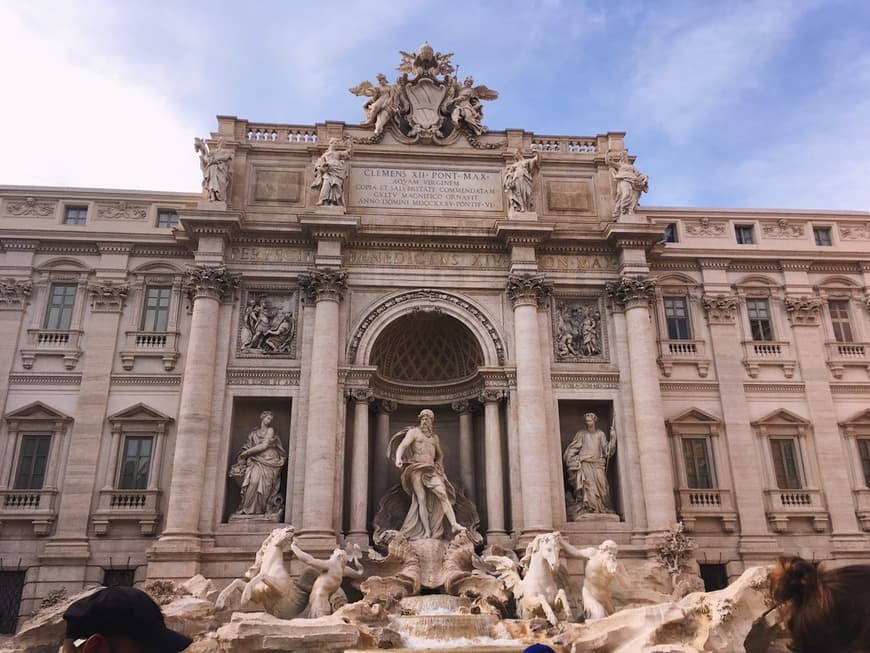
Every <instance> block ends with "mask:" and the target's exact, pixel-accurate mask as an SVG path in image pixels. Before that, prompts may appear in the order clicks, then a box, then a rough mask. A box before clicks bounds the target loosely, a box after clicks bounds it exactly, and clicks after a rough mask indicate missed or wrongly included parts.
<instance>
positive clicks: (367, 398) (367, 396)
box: [346, 388, 375, 404]
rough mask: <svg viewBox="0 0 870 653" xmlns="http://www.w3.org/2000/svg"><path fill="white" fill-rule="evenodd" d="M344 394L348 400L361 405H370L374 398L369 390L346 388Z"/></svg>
mask: <svg viewBox="0 0 870 653" xmlns="http://www.w3.org/2000/svg"><path fill="white" fill-rule="evenodd" d="M346 393H347V396H348V398H349V399H353V400H354V401H355V402H357V403H361V404H367V403H371V402H372V401H373V400H374V398H375V396H374V395H373V394H372V391H371V390H370V389H369V388H348V389H347V390H346Z"/></svg>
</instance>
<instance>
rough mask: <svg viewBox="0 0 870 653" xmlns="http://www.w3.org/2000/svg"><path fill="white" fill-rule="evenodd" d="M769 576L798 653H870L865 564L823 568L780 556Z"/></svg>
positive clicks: (869, 574) (868, 569)
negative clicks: (829, 568)
mask: <svg viewBox="0 0 870 653" xmlns="http://www.w3.org/2000/svg"><path fill="white" fill-rule="evenodd" d="M769 579H770V594H771V597H772V598H773V600H774V602H775V603H776V604H777V606H778V607H780V608H781V609H782V610H783V612H784V614H785V615H786V625H787V626H788V629H789V631H790V632H791V635H792V639H793V640H794V650H795V651H796V652H797V653H870V565H850V566H848V567H840V568H838V569H831V570H830V571H828V570H827V569H822V568H820V567H818V566H817V565H816V564H814V563H812V562H809V561H808V560H804V559H803V558H799V557H797V556H782V557H781V558H780V559H779V563H778V564H777V566H776V568H775V569H774V570H773V571H772V572H771V573H770V576H769Z"/></svg>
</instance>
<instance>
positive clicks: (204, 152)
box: [193, 138, 234, 202]
mask: <svg viewBox="0 0 870 653" xmlns="http://www.w3.org/2000/svg"><path fill="white" fill-rule="evenodd" d="M193 149H194V151H196V152H198V153H199V167H200V169H201V170H202V190H203V192H204V193H205V194H206V196H207V197H208V201H209V202H226V201H227V196H228V195H227V193H228V190H229V187H230V181H231V180H232V171H231V170H230V162H231V161H232V160H233V156H234V153H233V152H230V151H228V150H225V149H224V146H223V141H222V140H219V141H218V146H217V149H215V150H209V147H208V145H207V144H206V142H205V141H203V140H202V139H201V138H196V139H194V141H193Z"/></svg>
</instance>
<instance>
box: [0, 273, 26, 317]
mask: <svg viewBox="0 0 870 653" xmlns="http://www.w3.org/2000/svg"><path fill="white" fill-rule="evenodd" d="M32 292H33V282H32V281H30V279H24V280H18V279H11V278H10V279H2V280H0V310H4V309H5V310H24V307H25V306H26V305H27V302H28V300H29V299H30V294H31V293H32Z"/></svg>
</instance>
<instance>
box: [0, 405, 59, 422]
mask: <svg viewBox="0 0 870 653" xmlns="http://www.w3.org/2000/svg"><path fill="white" fill-rule="evenodd" d="M71 419H72V418H71V417H70V416H69V415H65V414H64V413H62V412H60V411H59V410H55V409H54V408H52V407H51V406H47V405H46V404H44V403H42V402H41V401H34V402H33V403H31V404H27V405H26V406H22V407H21V408H17V409H15V410H13V411H12V412H11V413H6V420H7V421H11V420H28V421H48V422H57V421H61V422H66V421H69V420H71Z"/></svg>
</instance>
